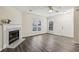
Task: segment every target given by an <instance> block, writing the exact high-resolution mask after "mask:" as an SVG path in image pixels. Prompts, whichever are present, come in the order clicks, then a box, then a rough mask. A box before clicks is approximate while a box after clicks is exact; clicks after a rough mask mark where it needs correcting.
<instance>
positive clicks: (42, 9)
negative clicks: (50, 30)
mask: <svg viewBox="0 0 79 59" xmlns="http://www.w3.org/2000/svg"><path fill="white" fill-rule="evenodd" d="M15 8H16V9H18V10H19V11H21V12H26V13H27V12H28V13H34V14H37V15H42V16H50V15H54V14H56V12H55V11H53V12H52V13H51V14H50V13H49V12H48V10H49V8H48V6H15ZM52 8H53V9H54V10H58V11H59V12H64V11H66V10H69V9H71V8H74V7H72V6H53V7H52ZM29 10H32V11H29Z"/></svg>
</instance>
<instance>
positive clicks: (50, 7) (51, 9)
mask: <svg viewBox="0 0 79 59" xmlns="http://www.w3.org/2000/svg"><path fill="white" fill-rule="evenodd" d="M48 8H49V12H53V11H55V12H59V11H58V10H56V9H54V8H53V7H52V6H48Z"/></svg>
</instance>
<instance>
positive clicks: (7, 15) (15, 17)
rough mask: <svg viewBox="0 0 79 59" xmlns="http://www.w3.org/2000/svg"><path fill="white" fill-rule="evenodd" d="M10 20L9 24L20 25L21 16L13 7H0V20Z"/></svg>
mask: <svg viewBox="0 0 79 59" xmlns="http://www.w3.org/2000/svg"><path fill="white" fill-rule="evenodd" d="M2 19H10V20H11V21H12V22H11V24H22V14H21V13H20V12H19V11H18V10H17V9H15V8H13V7H0V20H2Z"/></svg>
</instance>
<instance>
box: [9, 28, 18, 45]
mask: <svg viewBox="0 0 79 59" xmlns="http://www.w3.org/2000/svg"><path fill="white" fill-rule="evenodd" d="M16 40H19V30H13V31H9V44H12V43H13V42H15V41H16Z"/></svg>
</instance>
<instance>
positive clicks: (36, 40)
mask: <svg viewBox="0 0 79 59" xmlns="http://www.w3.org/2000/svg"><path fill="white" fill-rule="evenodd" d="M25 39H26V40H25V41H24V42H22V43H21V44H20V45H19V46H17V47H16V48H15V49H9V48H8V49H4V50H3V51H2V52H78V51H79V45H78V44H74V43H73V39H72V38H67V37H61V36H56V35H50V34H44V35H38V36H32V37H27V38H25Z"/></svg>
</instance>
